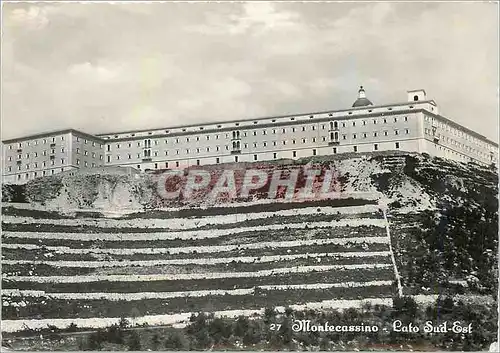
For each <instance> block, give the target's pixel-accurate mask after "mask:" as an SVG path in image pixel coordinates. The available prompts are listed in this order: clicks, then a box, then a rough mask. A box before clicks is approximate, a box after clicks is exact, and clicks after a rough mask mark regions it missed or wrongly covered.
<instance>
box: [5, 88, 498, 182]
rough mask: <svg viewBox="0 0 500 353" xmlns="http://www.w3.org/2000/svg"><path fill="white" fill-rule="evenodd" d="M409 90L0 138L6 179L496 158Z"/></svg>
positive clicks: (479, 139)
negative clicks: (285, 111)
mask: <svg viewBox="0 0 500 353" xmlns="http://www.w3.org/2000/svg"><path fill="white" fill-rule="evenodd" d="M407 93H408V101H407V102H404V103H398V104H391V105H381V106H375V105H364V106H356V107H353V108H350V109H345V110H337V111H325V112H317V113H307V114H299V115H289V116H279V117H267V118H261V119H252V120H238V121H226V122H219V123H209V124H200V125H189V126H180V127H174V128H167V129H155V130H140V131H127V132H116V133H110V134H99V135H96V136H91V135H88V134H84V133H81V132H78V131H75V130H68V131H63V132H59V133H54V134H41V135H37V136H31V137H25V138H19V139H14V140H9V141H4V151H5V152H4V157H6V158H5V159H4V161H6V162H5V166H4V171H3V176H4V182H6V183H20V182H26V181H27V180H29V179H31V178H33V177H38V176H43V175H50V174H53V173H57V172H59V171H64V170H66V169H71V168H90V167H96V166H101V165H107V166H126V167H133V168H136V169H140V170H143V171H144V170H147V169H153V170H154V169H165V168H169V169H174V168H184V167H188V166H193V165H207V164H218V163H234V162H254V161H265V160H274V159H282V158H289V159H297V158H302V157H310V156H314V155H318V156H319V155H330V154H336V153H345V152H359V153H362V152H372V151H388V150H401V151H408V152H419V153H424V152H425V153H428V154H430V155H434V156H439V157H444V158H448V159H453V160H457V161H461V162H469V161H474V162H476V163H480V164H491V163H495V164H496V163H497V159H498V145H497V144H496V143H494V142H492V141H489V140H488V139H486V138H485V137H483V136H481V135H479V134H477V133H475V132H473V131H471V130H469V129H467V128H465V127H463V126H460V125H458V124H456V123H454V122H452V121H451V120H449V119H447V118H445V117H443V116H441V115H439V114H438V107H437V105H436V103H435V102H434V101H433V100H427V98H426V93H425V91H424V90H414V91H408V92H407ZM364 94H365V93H364V90H363V89H360V97H359V98H361V101H362V102H365V101H366V102H368V103H367V104H371V102H370V101H369V100H367V99H366V98H365V96H364ZM361 96H363V97H361ZM359 98H358V101H357V102H356V103H355V105H359V104H357V103H359V101H360V99H359ZM362 104H365V103H362ZM54 138H55V140H56V142H55V144H56V146H55V147H56V149H55V150H56V151H55V153H51V154H50V156H49V159H47V156H46V155H43V151H45V150H47V149H48V147H47V145H46V143H41V142H40V141H43V140H45V139H46V140H50V141H49V142H48V143H50V144H52V143H54V142H51V141H53V139H54ZM61 138H63V139H62V140H61ZM70 142H71V143H70ZM19 144H21V150H22V151H21V152H18V150H19V146H20V145H19ZM50 146H52V145H50ZM59 151H61V152H59ZM63 151H64V152H63ZM51 152H53V151H52V150H51ZM35 153H37V154H38V156H37V157H35ZM42 156H43V157H42ZM52 156H54V157H53V158H52ZM37 158H38V159H37ZM52 160H54V161H55V163H54V165H52V162H51V161H52ZM43 162H45V164H43ZM58 162H60V163H58ZM19 166H21V169H19ZM25 168H29V169H25ZM30 173H31V174H30ZM35 173H36V174H35Z"/></svg>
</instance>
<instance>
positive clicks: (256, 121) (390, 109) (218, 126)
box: [100, 105, 432, 140]
mask: <svg viewBox="0 0 500 353" xmlns="http://www.w3.org/2000/svg"><path fill="white" fill-rule="evenodd" d="M407 108H410V109H413V108H414V106H413V105H409V106H397V107H396V109H407ZM381 109H382V108H380V110H381ZM385 109H386V110H388V111H392V110H393V107H387V108H385ZM431 109H432V108H431ZM358 112H360V113H362V114H364V113H366V112H364V111H358ZM367 112H368V113H372V112H373V109H368V110H367ZM337 113H338V112H337ZM341 113H342V115H345V112H341ZM353 113H354V112H352V111H349V112H347V115H352V114H353ZM382 114H383V113H382ZM306 117H307V115H304V116H298V117H294V116H292V117H289V118H286V117H282V118H281V119H280V120H283V119H289V120H290V121H295V120H296V119H299V120H300V119H304V118H306ZM319 117H326V116H319ZM328 117H333V113H328ZM313 118H314V115H309V119H313ZM407 119H408V117H405V121H407ZM245 122H246V121H245ZM259 122H260V121H258V120H254V121H253V124H254V125H257V124H259ZM268 122H269V121H268V120H266V121H265V122H264V123H268ZM271 122H272V123H276V122H277V119H272V120H271ZM234 126H240V122H236V123H234ZM223 127H224V126H223V125H221V124H219V125H217V129H221V128H223ZM207 128H208V129H213V128H215V127H214V126H207ZM198 129H199V130H204V129H205V126H199V127H198ZM180 131H182V132H187V128H182V129H181V130H180ZM174 132H175V131H174ZM191 132H195V131H194V129H193V130H191ZM155 133H160V134H162V133H165V134H169V133H171V131H170V130H163V131H155ZM147 134H148V135H153V131H148V132H147ZM100 136H101V138H104V139H106V140H109V139H111V136H102V135H100ZM135 136H136V133H131V134H130V135H114V138H120V137H135ZM139 136H141V135H139ZM142 136H143V135H142Z"/></svg>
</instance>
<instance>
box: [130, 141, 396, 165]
mask: <svg viewBox="0 0 500 353" xmlns="http://www.w3.org/2000/svg"><path fill="white" fill-rule="evenodd" d="M394 147H395V148H396V149H399V148H400V144H399V142H395V144H394ZM373 150H374V151H378V150H379V145H378V144H377V143H375V144H374V145H373ZM332 152H333V153H334V154H336V153H337V147H333V150H332ZM353 152H358V146H353ZM317 154H318V151H317V150H316V149H313V150H312V155H313V156H316V155H317ZM292 157H293V158H296V157H297V151H292ZM277 158H278V153H277V152H274V153H273V159H277ZM253 160H254V161H257V160H258V154H254V155H253ZM220 162H221V159H220V157H216V158H215V163H216V164H219V163H220ZM234 162H236V163H237V162H239V156H234ZM174 165H175V167H177V168H178V167H179V166H180V162H179V161H176V162H172V164H170V162H165V168H170V167H173V166H174ZM196 165H201V161H200V160H199V159H197V160H196ZM154 167H155V169H158V168H159V167H160V164H159V163H155V164H154ZM137 168H138V169H141V165H140V164H138V165H137Z"/></svg>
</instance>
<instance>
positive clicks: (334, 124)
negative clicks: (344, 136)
mask: <svg viewBox="0 0 500 353" xmlns="http://www.w3.org/2000/svg"><path fill="white" fill-rule="evenodd" d="M338 127H339V123H338V122H336V121H335V122H334V123H333V128H334V129H338Z"/></svg>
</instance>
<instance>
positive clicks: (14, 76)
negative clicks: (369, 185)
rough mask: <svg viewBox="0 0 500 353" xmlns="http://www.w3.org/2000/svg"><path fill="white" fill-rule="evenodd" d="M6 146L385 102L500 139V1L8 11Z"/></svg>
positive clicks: (17, 6)
mask: <svg viewBox="0 0 500 353" xmlns="http://www.w3.org/2000/svg"><path fill="white" fill-rule="evenodd" d="M2 17H3V18H2V23H3V43H2V45H3V47H2V61H3V63H2V100H3V101H2V103H3V104H2V125H3V126H2V138H3V139H7V138H13V137H17V136H22V135H24V134H29V133H37V132H43V131H46V130H54V129H63V128H69V127H72V128H76V129H81V130H83V131H86V132H89V133H99V132H111V131H120V130H130V129H146V128H155V127H158V128H160V127H168V126H173V125H182V124H188V123H196V122H204V121H215V120H217V121H223V120H231V119H240V118H253V117H259V116H269V115H282V114H283V115H286V114H290V113H302V112H304V113H307V112H313V111H320V110H329V109H343V108H347V107H350V106H351V105H352V103H353V101H354V100H355V99H356V95H357V89H358V87H359V86H360V85H363V86H365V88H366V92H367V96H368V98H370V99H371V100H372V101H373V102H374V103H375V104H387V103H392V102H401V101H405V100H406V90H408V89H414V88H424V89H426V91H427V94H428V97H430V98H432V99H435V100H436V102H437V103H438V105H439V107H440V113H441V114H443V115H444V116H447V117H449V118H452V119H453V120H455V121H457V122H459V123H461V124H463V125H465V126H467V127H470V128H472V129H474V130H476V131H478V132H479V133H481V134H483V135H485V136H487V137H488V138H490V139H492V140H494V141H496V142H498V98H499V95H498V87H499V86H498V75H499V72H498V51H499V48H498V43H499V38H498V4H495V3H486V2H485V3H479V2H478V3H381V2H380V3H326V2H324V3H273V2H259V3H256V2H249V3H210V4H207V3H170V4H168V3H154V4H106V3H102V4H96V3H87V4H78V3H73V4H71V3H65V4H57V3H31V4H29V3H28V4H26V3H4V4H3V11H2Z"/></svg>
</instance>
